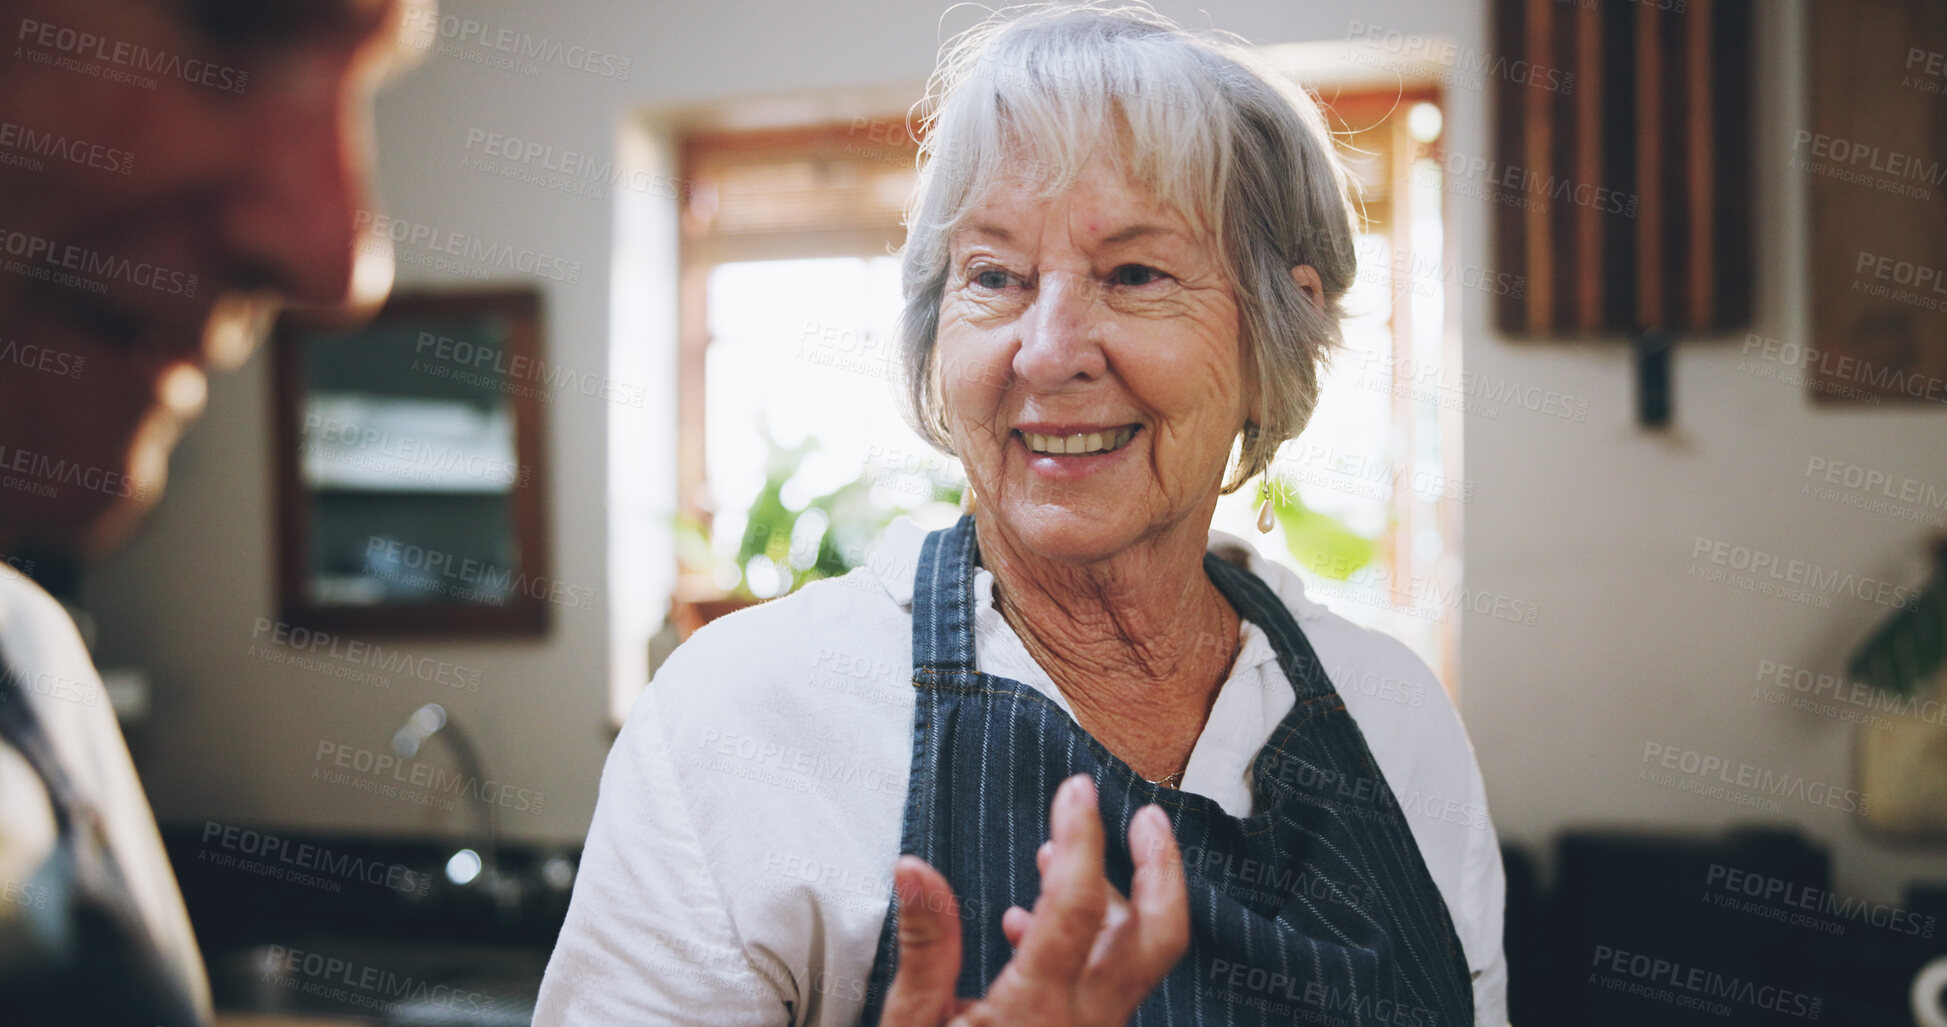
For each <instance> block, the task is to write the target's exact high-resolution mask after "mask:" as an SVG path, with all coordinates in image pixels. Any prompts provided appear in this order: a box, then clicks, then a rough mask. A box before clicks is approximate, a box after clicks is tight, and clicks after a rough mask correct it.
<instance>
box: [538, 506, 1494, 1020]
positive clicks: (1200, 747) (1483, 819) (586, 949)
mask: <svg viewBox="0 0 1947 1027" xmlns="http://www.w3.org/2000/svg"><path fill="white" fill-rule="evenodd" d="M924 538H925V532H924V531H923V530H922V529H921V528H920V527H919V526H918V525H917V524H915V523H914V522H912V521H910V520H907V519H904V518H902V519H901V520H899V521H897V522H895V523H894V524H893V525H892V527H890V528H888V529H887V531H886V533H885V535H884V536H883V537H882V538H881V539H880V540H879V542H878V543H877V544H876V545H875V546H874V548H873V550H872V552H871V554H870V555H869V558H868V561H867V566H866V567H863V568H860V569H858V570H855V571H853V572H852V573H850V574H847V575H846V576H844V577H843V578H839V579H836V580H832V581H822V582H816V583H813V584H812V585H809V586H807V587H805V588H803V589H801V590H799V591H798V592H796V593H794V594H793V595H791V596H788V597H786V598H783V599H779V600H775V601H773V602H770V603H766V604H763V605H761V606H758V607H754V608H752V609H749V610H745V611H742V612H739V613H736V614H733V615H731V616H729V617H726V618H723V619H722V620H719V621H717V622H715V623H713V624H711V625H709V626H707V627H705V628H704V629H702V630H701V631H699V632H697V633H696V635H695V636H693V637H692V638H691V639H690V640H689V641H688V642H686V643H684V644H683V645H682V646H681V647H679V648H678V649H677V650H676V652H675V653H674V654H672V655H671V656H670V658H669V660H668V662H667V663H665V664H664V666H663V667H662V668H661V670H659V671H658V672H657V674H656V677H655V680H654V681H653V682H651V684H650V686H649V688H648V689H647V690H645V691H644V693H643V695H642V697H641V698H640V699H639V700H638V701H637V703H636V705H635V708H634V710H633V711H632V712H631V713H630V716H629V720H628V724H627V725H626V726H625V727H624V728H623V729H622V733H621V736H620V737H619V738H618V739H617V741H616V745H615V748H614V749H613V750H612V751H611V752H610V753H609V757H608V762H607V765H606V767H605V769H604V770H603V773H602V785H601V795H600V800H599V801H598V803H597V805H596V808H595V821H594V824H593V825H592V826H591V827H590V829H589V832H588V842H587V848H586V850H585V852H584V854H583V857H582V863H581V874H580V878H579V879H578V880H577V881H576V884H575V892H574V898H573V901H572V903H571V904H570V906H569V910H568V919H567V923H566V924H565V925H564V927H563V928H562V932H561V938H560V941H559V942H558V943H557V944H556V946H555V950H554V955H553V957H552V959H551V960H550V961H549V963H548V971H547V977H546V980H545V981H544V982H543V984H542V986H541V998H540V1003H539V1008H538V1010H537V1012H536V1015H535V1021H534V1022H535V1023H536V1024H540V1025H554V1024H564V1025H581V1024H610V1023H614V1024H621V1023H695V1024H705V1023H707V1024H726V1025H729V1024H749V1025H760V1024H761V1025H782V1024H791V1025H794V1027H796V1025H808V1024H821V1025H849V1024H852V1023H855V1022H856V1021H857V1019H858V1016H859V1012H860V1010H861V1009H862V1008H863V1006H864V1001H865V982H866V979H867V977H868V976H869V974H870V972H871V969H872V963H873V958H874V956H875V954H876V948H877V945H878V941H879V933H880V929H881V927H882V926H883V925H884V923H885V918H886V911H887V907H888V904H889V901H890V896H891V891H892V878H891V872H892V864H893V861H894V859H895V858H896V857H897V856H898V854H899V842H900V837H899V835H900V820H901V816H902V814H903V812H904V805H905V799H906V784H907V777H908V772H909V768H910V765H911V761H912V730H913V703H914V699H913V685H912V683H911V676H912V591H913V574H914V571H915V570H916V568H917V565H918V561H919V554H920V546H921V543H922V542H923V540H924ZM1210 551H1212V552H1215V553H1218V554H1219V555H1220V556H1223V557H1225V558H1226V559H1230V560H1232V561H1233V562H1242V564H1243V565H1244V566H1246V567H1248V569H1249V570H1251V571H1252V572H1253V573H1255V574H1257V575H1258V576H1259V577H1260V578H1262V579H1263V580H1264V581H1265V582H1266V583H1267V584H1269V585H1270V586H1271V588H1272V590H1273V591H1274V592H1276V594H1277V595H1278V598H1279V599H1280V600H1282V601H1283V602H1284V603H1285V605H1286V606H1287V607H1288V608H1289V609H1290V610H1291V612H1292V615H1293V617H1294V619H1296V620H1297V621H1298V623H1299V626H1300V627H1301V628H1302V629H1303V630H1304V632H1305V636H1306V638H1307V639H1308V640H1310V642H1311V644H1312V647H1313V649H1314V650H1316V652H1317V654H1318V657H1319V660H1320V661H1321V662H1322V663H1323V665H1324V667H1325V669H1326V672H1327V674H1328V675H1329V676H1330V678H1331V679H1332V683H1333V685H1334V687H1335V688H1337V689H1338V691H1339V693H1340V695H1341V696H1342V697H1343V698H1344V700H1345V705H1346V709H1347V710H1348V711H1349V712H1350V713H1351V714H1352V717H1353V719H1354V721H1355V722H1356V723H1357V724H1358V726H1359V729H1360V731H1361V732H1362V733H1363V734H1364V735H1365V739H1366V744H1367V746H1368V747H1369V748H1370V749H1371V750H1372V754H1373V758H1374V759H1375V760H1376V761H1377V763H1378V764H1379V768H1380V772H1381V773H1382V774H1383V775H1384V776H1385V779H1386V783H1387V785H1388V786H1389V787H1390V788H1391V789H1392V791H1393V793H1394V795H1395V796H1396V797H1397V798H1398V799H1399V802H1400V805H1401V806H1402V807H1403V808H1404V810H1405V812H1406V818H1407V822H1408V824H1409V826H1410V828H1411V830H1412V833H1413V838H1414V840H1415V841H1416V842H1418V844H1419V847H1420V853H1421V856H1422V857H1423V858H1424V860H1425V862H1426V865H1427V869H1428V871H1429V872H1430V873H1431V875H1432V877H1433V881H1434V883H1435V884H1436V885H1437V886H1438V887H1439V890H1440V894H1441V896H1442V897H1443V898H1444V899H1445V900H1446V903H1447V909H1448V912H1449V914H1450V915H1451V916H1452V918H1453V921H1454V927H1455V929H1456V931H1457V932H1458V933H1459V935H1460V940H1461V945H1462V948H1463V950H1464V952H1465V955H1466V959H1467V966H1468V969H1469V970H1470V971H1471V972H1472V974H1473V977H1474V1005H1475V1017H1476V1023H1477V1024H1492V1025H1496V1027H1499V1025H1502V1024H1505V1023H1506V1022H1507V962H1506V959H1505V958H1504V957H1503V955H1502V948H1501V920H1502V909H1503V903H1504V887H1505V882H1504V879H1503V876H1502V870H1501V857H1500V851H1499V846H1498V843H1497V841H1496V838H1495V834H1494V827H1493V823H1492V821H1491V820H1490V819H1489V817H1488V813H1487V800H1486V794H1485V792H1484V790H1483V787H1482V784H1481V775H1480V770H1479V768H1478V767H1477V766H1476V764H1475V761H1474V753H1473V749H1472V747H1471V746H1470V745H1469V744H1468V741H1467V735H1466V731H1465V729H1464V728H1463V727H1462V726H1461V723H1460V719H1459V717H1458V715H1457V714H1456V713H1455V711H1454V708H1453V705H1452V703H1451V702H1450V701H1449V699H1448V697H1447V693H1446V691H1445V690H1444V689H1442V688H1441V687H1440V684H1439V682H1438V681H1437V680H1435V678H1434V677H1433V674H1432V672H1431V671H1429V670H1428V669H1427V667H1426V665H1425V664H1424V663H1423V662H1421V661H1420V659H1419V658H1418V657H1416V656H1414V655H1413V653H1412V652H1411V650H1409V649H1407V648H1406V646H1405V645H1403V644H1402V643H1400V642H1399V641H1398V640H1396V639H1393V638H1391V637H1389V636H1386V635H1382V634H1379V633H1377V632H1373V631H1368V630H1366V629H1363V628H1360V627H1358V626H1356V625H1354V624H1352V623H1351V622H1350V621H1347V620H1346V619H1345V618H1343V617H1340V616H1338V615H1337V614H1334V613H1332V612H1330V611H1329V610H1327V609H1326V608H1325V607H1323V606H1321V605H1319V604H1317V603H1314V602H1312V601H1310V600H1308V599H1306V598H1305V594H1304V585H1303V583H1302V582H1301V581H1300V580H1299V578H1298V577H1297V575H1295V574H1293V573H1292V572H1291V571H1289V570H1287V569H1285V568H1283V567H1280V566H1278V565H1276V564H1273V563H1270V562H1269V561H1266V560H1264V559H1262V558H1260V557H1258V556H1257V555H1256V554H1255V553H1254V552H1252V551H1251V550H1250V547H1249V546H1247V545H1245V544H1244V543H1243V542H1241V541H1240V540H1238V539H1236V538H1233V537H1231V536H1229V535H1226V534H1224V533H1222V532H1216V531H1213V532H1211V534H1210ZM974 598H975V603H976V610H975V617H974V628H975V639H974V646H975V659H976V662H977V664H978V666H979V667H980V669H981V670H982V671H983V672H985V673H989V674H994V675H997V676H1001V677H1007V678H1012V679H1014V680H1017V681H1020V682H1022V683H1023V684H1026V685H1028V686H1030V687H1032V688H1034V689H1036V690H1038V691H1040V692H1042V693H1043V694H1045V695H1047V696H1048V697H1049V698H1051V699H1052V700H1054V702H1056V703H1057V704H1059V705H1060V706H1061V708H1062V709H1063V710H1065V711H1068V712H1069V713H1070V714H1071V716H1072V714H1073V711H1072V710H1070V708H1069V706H1068V703H1067V700H1066V699H1065V698H1064V697H1063V696H1062V695H1061V693H1060V690H1059V689H1058V688H1057V687H1056V686H1055V685H1054V683H1053V682H1052V681H1051V680H1050V679H1049V677H1048V675H1047V672H1046V671H1044V670H1042V669H1041V667H1040V666H1038V665H1037V664H1036V663H1035V662H1034V660H1033V659H1032V658H1031V657H1030V656H1029V655H1028V652H1027V649H1026V647H1025V646H1023V645H1022V643H1021V640H1020V638H1019V637H1018V636H1017V635H1015V633H1014V631H1013V629H1012V628H1011V627H1009V625H1008V624H1007V621H1006V620H1005V619H1004V618H1003V617H1002V616H1001V615H1000V613H999V611H997V610H996V609H995V608H994V604H993V575H992V574H991V573H990V572H988V571H986V570H984V569H981V570H978V571H976V574H975V579H974ZM1240 642H1241V645H1240V648H1239V650H1238V655H1237V659H1236V662H1235V663H1234V665H1233V666H1232V668H1231V673H1230V676H1229V677H1228V678H1227V679H1226V680H1225V681H1224V683H1223V685H1222V687H1221V688H1220V689H1219V691H1218V694H1217V700H1216V702H1215V704H1214V705H1213V706H1212V708H1211V711H1210V717H1209V720H1208V721H1207V723H1206V724H1205V726H1204V731H1203V734H1202V735H1200V736H1199V737H1198V739H1197V743H1196V746H1195V748H1194V750H1193V751H1192V752H1191V755H1190V762H1189V765H1188V766H1187V767H1186V768H1185V770H1184V778H1183V789H1184V790H1185V791H1190V792H1196V793H1198V794H1200V795H1204V796H1207V797H1209V798H1211V799H1214V800H1216V801H1217V802H1218V803H1219V804H1220V805H1222V806H1223V808H1224V809H1225V810H1226V811H1227V812H1229V813H1230V814H1231V815H1233V816H1237V817H1245V816H1249V815H1250V814H1251V812H1252V802H1253V798H1252V794H1251V787H1250V764H1251V761H1252V759H1253V758H1254V757H1255V756H1256V754H1257V752H1258V750H1259V749H1260V748H1262V747H1263V745H1264V743H1265V742H1266V741H1267V740H1268V739H1269V738H1270V735H1271V732H1272V730H1273V729H1274V728H1276V726H1277V725H1278V723H1279V721H1281V720H1282V719H1283V718H1284V715H1285V714H1286V713H1287V712H1288V711H1289V710H1290V709H1291V706H1292V703H1293V701H1294V700H1293V692H1292V688H1291V685H1290V683H1289V682H1288V681H1287V680H1286V679H1285V677H1284V674H1283V672H1282V671H1281V670H1280V669H1279V667H1278V664H1277V659H1276V654H1275V652H1274V650H1273V649H1272V647H1271V643H1270V640H1269V638H1268V637H1267V636H1266V635H1265V633H1264V632H1263V630H1262V629H1260V628H1259V627H1258V626H1257V625H1255V624H1252V623H1250V622H1249V621H1245V622H1243V625H1242V627H1241V637H1240Z"/></svg>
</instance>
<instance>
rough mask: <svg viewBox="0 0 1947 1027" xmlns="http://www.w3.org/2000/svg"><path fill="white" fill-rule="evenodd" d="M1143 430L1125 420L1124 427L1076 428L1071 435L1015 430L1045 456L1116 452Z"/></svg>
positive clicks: (1023, 440)
mask: <svg viewBox="0 0 1947 1027" xmlns="http://www.w3.org/2000/svg"><path fill="white" fill-rule="evenodd" d="M1140 430H1142V426H1141V425H1136V424H1125V425H1123V426H1122V427H1120V428H1108V429H1104V430H1101V431H1089V432H1075V433H1072V434H1068V435H1054V434H1046V433H1042V432H1024V431H1021V430H1019V429H1016V430H1015V432H1014V434H1015V435H1017V436H1020V438H1021V441H1022V442H1023V443H1025V444H1026V445H1027V447H1028V451H1029V452H1031V453H1035V454H1038V455H1041V456H1096V455H1100V454H1102V453H1113V452H1115V451H1116V450H1118V449H1121V448H1122V447H1124V446H1126V445H1128V444H1129V440H1130V439H1132V438H1135V437H1136V432H1138V431H1140Z"/></svg>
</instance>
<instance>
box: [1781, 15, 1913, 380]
mask: <svg viewBox="0 0 1947 1027" xmlns="http://www.w3.org/2000/svg"><path fill="white" fill-rule="evenodd" d="M1811 10H1812V14H1811V17H1812V24H1811V27H1810V32H1809V36H1810V39H1809V44H1810V49H1811V54H1810V60H1811V73H1812V74H1811V107H1812V111H1811V124H1810V125H1809V126H1808V130H1809V132H1810V133H1811V134H1812V138H1811V139H1803V138H1800V137H1799V136H1797V135H1794V137H1793V139H1792V140H1789V141H1788V143H1789V145H1791V147H1792V148H1791V150H1790V152H1789V153H1788V154H1787V155H1785V156H1783V157H1781V158H1780V159H1782V160H1786V161H1788V162H1789V163H1788V166H1789V168H1790V169H1791V170H1790V174H1793V175H1804V176H1807V177H1809V179H1810V182H1811V204H1812V259H1811V289H1812V332H1811V339H1810V347H1812V348H1816V349H1817V351H1818V353H1817V355H1810V354H1797V355H1796V356H1797V359H1795V360H1793V361H1791V363H1792V364H1794V365H1796V366H1795V368H1794V370H1796V369H1798V368H1802V369H1803V370H1804V371H1805V373H1806V375H1807V377H1809V378H1810V379H1811V387H1812V389H1813V397H1814V398H1815V399H1817V400H1818V401H1820V402H1825V403H1845V402H1864V403H1891V402H1913V403H1947V282H1943V281H1942V279H1943V278H1947V4H1942V3H1940V2H1939V0H1853V2H1847V3H1843V4H1839V3H1814V4H1812V5H1811ZM1866 260H1870V261H1871V264H1870V265H1869V266H1867V267H1865V268H1864V269H1862V267H1861V265H1862V262H1864V261H1866ZM1882 261H1886V262H1890V263H1882ZM1923 274H1924V275H1926V276H1927V280H1926V281H1924V282H1923V281H1921V280H1920V278H1921V276H1922V275H1923ZM1902 278H1905V279H1907V280H1906V281H1905V282H1902V281H1901V279H1902ZM1781 349H1782V347H1781Z"/></svg>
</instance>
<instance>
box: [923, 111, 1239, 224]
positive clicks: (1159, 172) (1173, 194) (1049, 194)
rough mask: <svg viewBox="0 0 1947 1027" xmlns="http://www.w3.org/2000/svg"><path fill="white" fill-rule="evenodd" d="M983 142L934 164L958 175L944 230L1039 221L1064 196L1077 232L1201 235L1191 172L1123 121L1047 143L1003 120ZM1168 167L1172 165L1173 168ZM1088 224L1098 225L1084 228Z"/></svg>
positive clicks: (1199, 203)
mask: <svg viewBox="0 0 1947 1027" xmlns="http://www.w3.org/2000/svg"><path fill="white" fill-rule="evenodd" d="M1000 129H1001V130H1000V132H999V133H997V134H996V135H994V136H992V137H991V138H990V140H989V141H988V142H987V146H988V147H989V148H991V152H986V153H979V152H967V153H964V154H957V155H955V156H958V157H960V158H961V159H959V160H952V159H949V160H947V161H945V162H943V163H944V164H945V165H946V166H945V167H942V168H940V169H939V171H940V172H941V173H943V174H945V175H952V176H957V180H956V181H954V182H953V183H952V186H951V187H952V188H954V189H955V192H957V193H958V194H959V195H958V201H959V202H958V203H957V204H955V207H954V209H953V211H952V212H951V214H950V216H949V219H948V232H949V236H950V237H951V238H954V239H959V238H962V237H964V235H965V233H966V231H967V230H968V229H969V228H971V227H974V226H991V225H995V224H1026V223H1027V222H1030V221H1038V220H1039V219H1040V218H1041V217H1042V216H1043V215H1044V214H1045V213H1046V211H1047V209H1048V207H1049V205H1050V204H1054V203H1064V204H1065V205H1066V207H1067V209H1068V210H1069V212H1070V213H1071V214H1074V215H1077V216H1080V217H1083V218H1085V219H1086V220H1087V221H1089V222H1090V225H1089V226H1077V227H1078V228H1083V230H1084V234H1088V235H1097V236H1100V235H1107V234H1110V233H1112V232H1114V231H1117V230H1118V227H1122V226H1127V225H1135V224H1144V225H1152V226H1166V227H1167V228H1168V229H1169V230H1171V231H1172V232H1173V233H1176V234H1180V235H1182V236H1184V237H1186V238H1190V239H1193V240H1197V241H1204V237H1205V236H1207V235H1209V234H1210V225H1211V218H1209V217H1208V216H1207V212H1206V206H1207V205H1206V203H1205V201H1204V200H1203V198H1202V197H1201V196H1199V195H1197V194H1196V192H1195V190H1193V189H1191V188H1187V186H1188V185H1189V184H1190V180H1193V179H1194V178H1195V177H1196V176H1195V175H1186V174H1183V172H1184V170H1185V169H1184V168H1183V167H1182V166H1181V165H1177V166H1174V167H1172V166H1170V165H1169V164H1168V161H1169V158H1168V157H1167V156H1166V155H1165V154H1162V153H1159V152H1156V151H1155V149H1154V148H1148V147H1144V146H1143V145H1142V141H1141V140H1139V139H1138V138H1136V137H1135V136H1134V135H1133V134H1132V133H1130V132H1129V131H1128V130H1127V129H1126V128H1124V129H1123V130H1121V131H1116V132H1103V133H1101V134H1099V135H1098V136H1096V137H1095V138H1094V139H1092V140H1085V141H1080V142H1084V143H1085V145H1075V144H1076V143H1077V142H1078V140H1076V139H1072V138H1071V139H1065V140H1060V141H1058V142H1056V143H1054V144H1053V145H1051V144H1050V143H1049V141H1047V140H1045V139H1043V138H1038V137H1037V136H1035V135H1034V134H1032V133H1029V132H1024V131H1020V130H1018V129H1015V128H1012V127H1011V126H1007V125H1006V124H1005V123H1003V124H1002V125H1001V126H1000ZM1171 172H1175V173H1174V174H1172V173H1171ZM1088 227H1094V228H1097V229H1099V230H1098V231H1094V232H1089V231H1087V230H1086V229H1087V228H1088Z"/></svg>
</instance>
